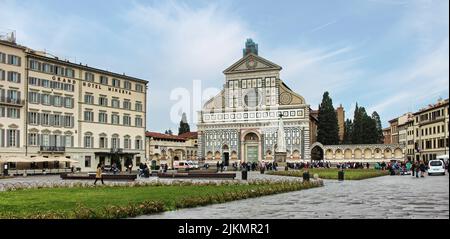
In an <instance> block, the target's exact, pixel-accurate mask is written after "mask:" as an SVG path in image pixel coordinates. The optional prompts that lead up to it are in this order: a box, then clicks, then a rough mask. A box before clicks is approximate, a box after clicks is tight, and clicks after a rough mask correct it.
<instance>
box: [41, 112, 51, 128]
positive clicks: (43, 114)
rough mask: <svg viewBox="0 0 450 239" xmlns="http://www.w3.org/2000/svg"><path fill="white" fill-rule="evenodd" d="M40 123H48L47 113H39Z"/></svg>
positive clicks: (48, 116)
mask: <svg viewBox="0 0 450 239" xmlns="http://www.w3.org/2000/svg"><path fill="white" fill-rule="evenodd" d="M41 125H50V115H49V114H48V113H42V114H41Z"/></svg>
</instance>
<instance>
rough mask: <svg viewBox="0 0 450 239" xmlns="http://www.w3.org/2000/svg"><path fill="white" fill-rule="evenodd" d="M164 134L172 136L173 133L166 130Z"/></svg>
mask: <svg viewBox="0 0 450 239" xmlns="http://www.w3.org/2000/svg"><path fill="white" fill-rule="evenodd" d="M164 134H170V135H173V133H172V130H171V129H168V130H166V132H164Z"/></svg>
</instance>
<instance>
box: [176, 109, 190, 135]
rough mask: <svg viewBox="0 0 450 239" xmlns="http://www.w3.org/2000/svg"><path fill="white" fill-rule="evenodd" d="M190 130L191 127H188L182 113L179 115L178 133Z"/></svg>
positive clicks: (184, 114) (184, 115)
mask: <svg viewBox="0 0 450 239" xmlns="http://www.w3.org/2000/svg"><path fill="white" fill-rule="evenodd" d="M187 132H191V129H190V127H189V124H188V122H187V118H186V113H183V116H182V117H181V121H180V127H178V135H181V134H184V133H187Z"/></svg>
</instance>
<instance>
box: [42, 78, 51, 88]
mask: <svg viewBox="0 0 450 239" xmlns="http://www.w3.org/2000/svg"><path fill="white" fill-rule="evenodd" d="M41 84H42V85H41V86H42V87H45V88H50V81H49V80H44V79H42V80H41Z"/></svg>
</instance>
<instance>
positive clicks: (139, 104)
mask: <svg viewBox="0 0 450 239" xmlns="http://www.w3.org/2000/svg"><path fill="white" fill-rule="evenodd" d="M134 108H135V109H136V111H139V112H142V103H141V102H140V101H136V104H135V105H134Z"/></svg>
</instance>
